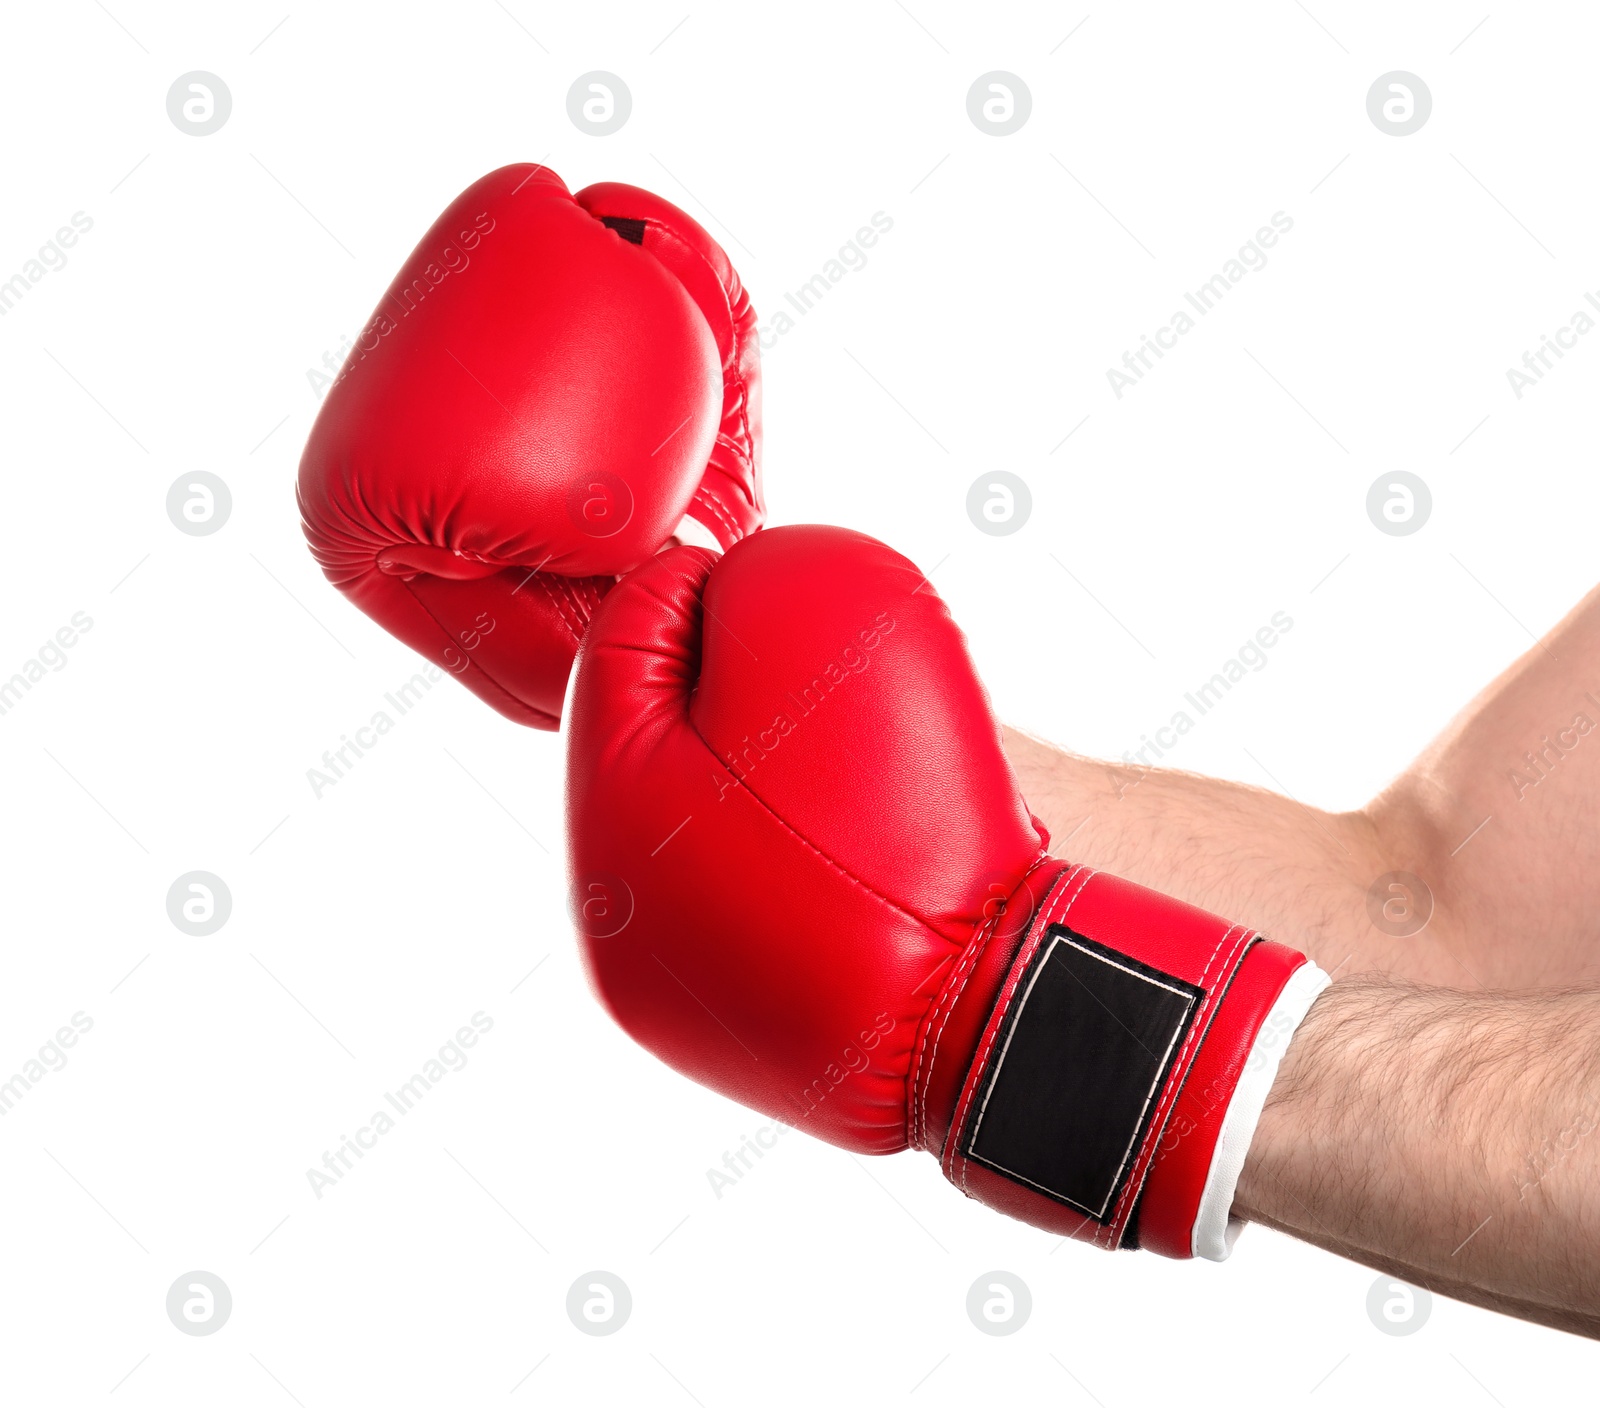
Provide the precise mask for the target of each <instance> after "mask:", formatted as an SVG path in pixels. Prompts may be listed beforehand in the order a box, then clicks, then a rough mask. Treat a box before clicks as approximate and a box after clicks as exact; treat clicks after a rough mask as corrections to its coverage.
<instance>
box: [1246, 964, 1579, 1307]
mask: <svg viewBox="0 0 1600 1408" xmlns="http://www.w3.org/2000/svg"><path fill="white" fill-rule="evenodd" d="M1597 1130H1600V993H1594V992H1553V993H1527V994H1504V993H1501V994H1482V993H1463V992H1451V991H1447V990H1443V989H1438V988H1420V987H1414V986H1411V985H1409V984H1404V983H1399V982H1395V981H1393V980H1391V979H1386V978H1381V977H1373V976H1368V977H1363V978H1355V979H1347V980H1345V981H1342V982H1338V983H1335V984H1334V985H1333V987H1332V988H1330V989H1329V990H1328V991H1327V992H1326V993H1325V994H1324V995H1323V996H1322V997H1321V998H1320V999H1318V1001H1317V1003H1316V1005H1315V1006H1314V1007H1313V1008H1312V1009H1311V1012H1310V1014H1309V1015H1308V1016H1307V1018H1306V1020H1305V1022H1304V1024H1303V1025H1302V1026H1301V1028H1300V1030H1299V1031H1298V1032H1297V1033H1296V1035H1295V1038H1294V1041H1293V1043H1292V1044H1291V1046H1290V1048H1289V1051H1288V1053H1287V1055H1286V1056H1285V1058H1284V1064H1283V1068H1282V1070H1281V1071H1280V1072H1279V1075H1278V1079H1277V1081H1276V1083H1275V1084H1274V1086H1273V1090H1272V1094H1271V1096H1270V1097H1269V1099H1268V1101H1267V1105H1266V1108H1265V1110H1264V1111H1263V1112H1262V1116H1261V1122H1260V1124H1259V1125H1258V1127H1257V1130H1256V1136H1255V1141H1254V1143H1253V1144H1252V1146H1251V1149H1250V1156H1249V1159H1248V1160H1247V1162H1246V1164H1245V1168H1244V1173H1243V1175H1242V1177H1241V1178H1240V1181H1239V1187H1238V1191H1237V1194H1236V1197H1235V1201H1234V1212H1235V1213H1236V1214H1237V1215H1238V1216H1240V1217H1244V1218H1246V1219H1248V1220H1250V1221H1254V1222H1264V1223H1267V1224H1268V1225H1270V1226H1274V1227H1277V1228H1279V1229H1280V1230H1283V1231H1287V1232H1290V1233H1292V1234H1293V1235H1295V1236H1297V1237H1300V1238H1302V1239H1304V1240H1306V1241H1309V1242H1312V1243H1315V1244H1316V1245H1318V1246H1321V1247H1324V1248H1326V1249H1328V1250H1330V1251H1334V1252H1338V1253H1339V1254H1341V1255H1343V1256H1347V1257H1350V1258H1351V1259H1352V1260H1355V1261H1360V1262H1364V1263H1366V1264H1367V1265H1369V1266H1374V1267H1377V1268H1379V1269H1381V1270H1384V1271H1387V1272H1391V1273H1393V1274H1396V1275H1399V1276H1401V1277H1403V1278H1404V1279H1405V1280H1408V1281H1410V1282H1412V1283H1413V1284H1415V1285H1420V1286H1426V1287H1429V1288H1430V1289H1433V1290H1436V1291H1439V1292H1440V1293H1442V1294H1445V1295H1450V1296H1454V1297H1456V1298H1457V1299H1460V1300H1466V1301H1471V1302H1473V1303H1475V1304H1478V1305H1483V1306H1486V1307H1488V1308H1490V1309H1493V1310H1499V1311H1503V1312H1505V1313H1507V1314H1511V1315H1517V1316H1520V1317H1521V1318H1523V1319H1528V1320H1533V1321H1536V1322H1538V1323H1540V1324H1545V1325H1550V1326H1554V1327H1556V1328H1559V1329H1564V1330H1571V1331H1574V1332H1576V1333H1579V1334H1584V1335H1589V1336H1591V1337H1594V1338H1600V1138H1596V1137H1595V1134H1596V1131H1597Z"/></svg>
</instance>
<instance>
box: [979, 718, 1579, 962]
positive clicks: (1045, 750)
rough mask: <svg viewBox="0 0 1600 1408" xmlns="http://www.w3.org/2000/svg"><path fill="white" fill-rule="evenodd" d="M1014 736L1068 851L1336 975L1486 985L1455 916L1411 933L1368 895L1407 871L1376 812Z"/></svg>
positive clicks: (1042, 806) (1025, 779)
mask: <svg viewBox="0 0 1600 1408" xmlns="http://www.w3.org/2000/svg"><path fill="white" fill-rule="evenodd" d="M1005 745H1006V754H1007V756H1008V757H1009V758H1010V759H1011V765H1012V768H1013V769H1014V770H1015V771H1016V773H1017V780H1018V782H1019V784H1020V786H1021V788H1022V795H1023V796H1024V797H1026V798H1027V799H1028V804H1029V805H1030V806H1031V807H1032V808H1033V810H1034V812H1035V814H1036V815H1037V816H1038V817H1039V818H1040V820H1042V821H1043V822H1044V823H1045V825H1046V826H1048V827H1049V828H1050V834H1051V850H1052V851H1053V852H1054V853H1055V854H1056V855H1059V856H1065V857H1068V858H1070V859H1072V860H1075V861H1080V862H1082V863H1083V864H1086V865H1092V866H1095V867H1097V868H1099V869H1102V870H1109V871H1111V872H1112V873H1114V874H1117V875H1121V876H1124V877H1125V878H1126V879H1129V880H1134V881H1137V882H1138V883H1139V884H1141V885H1148V886H1149V887H1150V888H1151V889H1155V890H1161V891H1162V892H1164V893H1166V894H1169V895H1173V896H1174V897H1176V898H1177V899H1181V900H1184V901H1186V902H1187V903H1189V904H1193V905H1198V906H1199V907H1200V908H1202V909H1208V910H1211V911H1213V912H1214V913H1217V914H1226V915H1227V916H1228V917H1229V918H1230V919H1237V920H1239V921H1240V922H1241V923H1245V924H1249V925H1250V926H1251V927H1253V928H1256V929H1259V930H1261V931H1262V932H1263V933H1265V934H1268V935H1270V936H1272V937H1274V938H1281V939H1282V940H1283V941H1284V942H1285V943H1289V944H1292V945H1293V946H1294V947H1295V948H1298V949H1301V950H1303V951H1304V952H1305V953H1307V954H1309V955H1310V956H1311V957H1312V958H1314V959H1315V960H1316V961H1317V963H1318V964H1320V965H1321V966H1322V967H1323V968H1324V969H1326V970H1327V971H1328V972H1330V973H1333V974H1335V975H1337V976H1343V975H1345V974H1349V973H1361V972H1380V973H1391V974H1394V975H1396V976H1399V977H1404V978H1407V979H1409V980H1411V981H1413V982H1424V983H1436V984H1440V985H1444V986H1455V987H1468V986H1473V985H1474V980H1473V978H1472V975H1471V974H1470V973H1469V972H1468V971H1467V970H1466V969H1464V968H1462V967H1461V966H1460V964H1459V963H1458V962H1457V960H1456V959H1455V957H1454V954H1453V950H1452V948H1451V946H1450V944H1449V942H1448V940H1447V938H1446V936H1447V935H1448V933H1449V929H1450V919H1449V917H1448V916H1447V915H1445V914H1436V915H1434V916H1432V917H1431V918H1430V920H1429V922H1428V925H1427V928H1426V929H1424V930H1423V931H1422V933H1421V934H1412V935H1408V936H1405V937H1396V936H1394V935H1391V934H1388V933H1385V932H1384V931H1382V930H1380V929H1378V928H1376V927H1374V925H1373V923H1372V920H1371V918H1370V917H1369V914H1368V907H1367V906H1368V892H1369V891H1370V890H1371V888H1372V886H1373V884H1374V882H1375V881H1376V880H1377V879H1378V877H1379V876H1381V875H1383V874H1385V873H1386V872H1388V871H1391V870H1396V869H1400V868H1402V867H1401V866H1400V865H1399V864H1398V863H1395V862H1393V861H1392V860H1391V856H1390V853H1389V851H1388V849H1387V846H1388V842H1387V841H1386V838H1385V837H1384V836H1383V835H1382V834H1381V833H1380V832H1379V831H1378V829H1377V828H1376V827H1375V826H1374V825H1373V823H1372V821H1371V820H1370V819H1369V818H1368V817H1366V816H1365V815H1364V814H1363V813H1360V812H1352V813H1343V814H1340V813H1332V812H1323V811H1318V810H1316V809H1315V808H1312V807H1306V806H1302V805H1301V804H1300V803H1298V802H1296V801H1293V800H1291V799H1290V798H1288V797H1281V796H1279V795H1277V794H1276V793H1273V792H1266V791H1263V790H1261V789H1260V788H1257V787H1247V786H1245V785H1244V784H1242V783H1235V782H1223V781H1219V780H1218V779H1216V778H1209V777H1199V776H1196V775H1194V774H1192V773H1184V772H1176V771H1172V770H1170V769H1162V768H1137V767H1134V768H1130V767H1126V766H1124V765H1122V764H1118V763H1105V762H1099V761H1097V760H1095V759H1091V758H1081V757H1078V756H1076V755H1075V754H1072V753H1066V752H1063V751H1062V750H1061V749H1059V748H1055V747H1053V746H1052V745H1050V744H1048V743H1042V742H1040V741H1039V740H1038V739H1036V738H1032V737H1030V736H1029V735H1027V734H1024V733H1021V732H1019V731H1018V730H1016V729H1007V730H1006V731H1005ZM1596 751H1597V752H1600V749H1597V750H1596ZM1401 927H1404V926H1401Z"/></svg>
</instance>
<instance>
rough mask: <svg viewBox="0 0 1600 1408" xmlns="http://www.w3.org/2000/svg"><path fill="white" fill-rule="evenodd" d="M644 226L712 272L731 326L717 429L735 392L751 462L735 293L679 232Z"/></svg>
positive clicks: (743, 296)
mask: <svg viewBox="0 0 1600 1408" xmlns="http://www.w3.org/2000/svg"><path fill="white" fill-rule="evenodd" d="M645 224H646V225H648V226H649V227H650V228H651V229H652V230H654V231H655V232H656V234H657V235H658V237H659V238H660V239H661V240H662V242H664V243H667V244H671V245H672V246H673V247H674V248H676V249H679V250H683V251H686V252H687V253H688V254H690V255H691V256H693V257H694V258H695V259H698V260H699V261H700V263H701V264H703V265H704V266H705V267H706V269H707V270H708V271H709V272H710V274H711V279H712V282H714V283H715V284H716V286H717V289H718V291H719V292H720V293H721V294H722V311H723V316H724V317H725V318H726V320H727V326H728V359H727V361H726V362H724V363H723V366H722V415H721V417H720V418H719V422H718V430H719V433H720V430H721V422H722V421H726V420H727V418H728V411H729V409H730V407H729V393H730V391H733V392H736V396H737V399H736V400H735V402H734V408H735V410H736V416H735V419H736V422H737V424H738V425H739V428H740V431H741V434H742V438H743V440H744V443H745V444H747V445H750V446H751V452H750V453H749V454H745V452H743V451H740V455H741V458H743V459H746V460H751V459H753V458H754V445H755V437H754V436H752V435H751V433H750V384H749V382H747V381H746V380H745V379H744V378H743V377H742V376H740V375H739V365H740V356H739V354H740V353H741V352H742V351H743V350H744V346H745V342H746V338H745V337H744V336H743V334H742V330H741V329H740V326H739V321H740V320H739V316H738V314H737V313H735V311H734V303H735V301H736V300H735V297H734V292H733V290H732V289H730V288H729V286H728V285H727V284H726V283H724V282H723V279H722V275H721V274H719V273H718V272H717V269H716V266H715V265H714V264H713V263H712V262H711V260H709V259H708V258H707V257H706V256H705V254H704V252H703V251H701V250H698V249H696V248H695V247H694V246H693V245H691V244H689V243H687V242H686V241H685V240H683V239H682V238H681V237H680V236H679V234H678V232H677V231H676V230H674V229H672V228H670V227H669V226H667V225H664V224H662V223H661V221H660V220H658V219H653V218H647V219H646V221H645ZM723 258H724V259H726V260H727V262H728V275H729V277H730V278H731V279H732V280H733V282H734V285H735V286H736V287H737V290H738V299H737V301H738V302H742V303H743V304H744V305H745V306H746V307H747V308H748V307H749V303H750V296H749V294H748V293H747V292H746V290H745V287H744V284H743V283H742V282H741V281H740V279H739V273H738V270H736V269H735V268H734V267H733V261H732V260H731V259H727V253H726V251H724V252H723ZM658 262H659V261H658ZM663 267H664V268H665V267H666V266H665V265H663ZM667 272H668V273H669V274H672V277H673V278H674V279H677V281H678V283H679V285H680V286H683V280H682V279H681V278H679V277H678V275H677V274H675V273H673V271H672V270H671V269H670V268H668V269H667ZM684 292H685V293H688V288H687V286H684ZM692 297H693V295H691V298H692ZM695 306H696V307H697V308H698V307H699V306H700V305H699V303H698V302H696V303H695ZM700 315H701V317H705V310H704V309H703V308H702V309H701V310H700ZM706 321H707V322H708V323H709V322H710V319H709V318H708V319H706ZM743 536H744V535H743V534H742V533H741V534H738V535H737V536H736V537H735V539H734V541H735V542H737V541H738V538H739V537H743Z"/></svg>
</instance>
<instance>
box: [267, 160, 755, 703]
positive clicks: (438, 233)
mask: <svg viewBox="0 0 1600 1408" xmlns="http://www.w3.org/2000/svg"><path fill="white" fill-rule="evenodd" d="M755 321H756V315H755V310H754V309H753V308H752V307H751V306H750V299H749V296H748V295H747V294H746V293H745V291H744V288H743V286H742V285H741V284H740V282H739V276H738V274H737V273H735V272H734V269H733V266H732V265H731V264H730V263H729V262H728V258H727V256H726V255H725V254H724V253H723V252H722V250H721V249H720V248H719V247H718V246H717V244H716V242H715V241H714V240H713V239H712V238H711V237H710V235H708V234H707V233H706V232H705V231H704V230H703V229H701V228H700V226H699V225H697V224H696V223H695V222H694V221H693V220H691V219H690V218H689V217H688V216H687V215H685V214H684V213H683V211H681V210H678V209H677V208H676V207H675V206H672V205H669V204H668V203H667V202H666V201H664V200H662V199H661V198H660V197H659V196H654V195H651V194H650V193H649V192H648V191H641V190H638V189H636V188H634V187H632V186H620V185H615V184H606V185H599V186H590V187H588V188H587V189H586V190H583V191H580V192H578V194H577V195H576V196H573V195H570V194H569V193H568V191H567V188H566V186H565V185H563V184H562V181H561V178H560V177H559V176H557V175H556V174H555V173H554V172H553V171H550V170H549V169H547V168H545V167H541V166H528V165H522V166H507V167H502V168H501V169H500V170H499V171H494V172H491V173H490V174H489V175H487V176H485V177H484V178H483V179H482V180H481V181H478V182H476V183H475V184H473V185H472V186H469V187H468V188H467V189H466V190H465V191H464V192H462V194H461V195H460V196H459V197H458V198H457V199H456V200H455V201H453V202H452V203H451V205H450V207H449V209H447V210H446V211H445V212H444V214H443V215H441V216H440V217H439V219H438V220H437V221H435V222H434V225H433V228H432V229H430V230H429V231H428V233H427V234H426V235H424V236H423V238H422V243H421V244H419V245H418V246H417V247H416V249H415V250H414V251H412V254H411V257H410V258H409V259H408V260H407V261H406V263H405V265H404V267H403V268H402V269H401V270H400V273H399V275H398V277H397V278H396V279H395V281H394V283H393V284H391V285H390V286H389V291H388V292H387V293H385V294H384V296H383V299H382V301H381V302H380V303H379V304H378V307H377V310H376V312H374V313H373V315H372V319H371V321H370V322H369V323H368V324H367V325H366V327H365V328H364V329H363V331H362V333H361V336H360V338H359V339H358V340H357V344H356V346H355V348H354V349H353V350H352V351H351V353H350V355H349V357H348V358H346V360H345V364H344V366H343V368H342V369H341V370H340V372H339V375H338V377H337V379H336V381H335V384H334V386H333V389H332V390H331V391H330V392H329V394H328V399H327V401H326V402H325V403H324V405H323V407H322V411H321V413H320V414H319V415H318V417H317V421H316V424H315V425H314V426H313V427H312V431H311V438H310V440H309V441H308V442H307V443H306V449H305V454H304V456H303V457H302V458H301V461H300V488H299V500H300V512H301V517H302V519H303V521H304V526H305V533H306V537H307V538H308V539H309V540H310V543H311V551H312V553H313V555H314V556H315V557H316V559H317V561H318V562H319V563H321V565H322V569H323V571H324V572H326V573H327V575H328V578H329V580H330V581H332V582H333V584H334V585H335V586H337V587H338V588H339V589H340V590H341V591H343V592H344V593H345V594H346V595H348V596H349V597H350V599H351V600H352V601H354V602H355V603H356V605H357V606H359V607H360V608H361V609H362V610H363V611H365V612H366V613H367V614H368V615H369V616H371V617H372V618H373V619H374V620H375V621H377V622H378V623H379V624H380V625H382V626H384V627H385V628H387V629H388V630H389V631H391V632H393V633H394V634H395V635H397V636H398V637H399V638H400V639H401V640H403V641H405V642H406V644H407V645H409V646H411V647H412V648H413V649H414V650H417V651H420V652H421V653H422V654H423V655H424V656H426V657H427V658H428V659H429V660H431V661H433V662H434V663H435V664H437V665H439V666H441V667H443V668H444V669H446V670H449V671H450V672H451V673H452V674H454V675H456V676H457V677H458V678H459V679H460V680H461V681H462V682H463V683H464V684H465V685H467V687H468V688H469V689H471V690H473V691H474V692H475V693H476V694H478V695H479V696H480V697H482V698H483V699H485V700H487V701H488V702H489V703H490V704H492V705H493V706H494V707H495V708H496V709H498V710H499V711H500V712H501V713H502V714H504V715H506V717H508V718H511V719H515V720H516V721H517V722H519V723H525V724H531V725H533V726H534V727H535V728H549V729H553V728H555V727H556V725H557V722H558V721H559V718H560V713H561V701H562V696H563V693H564V691H565V687H566V682H567V675H568V672H569V671H570V670H571V667H572V659H573V656H574V654H575V652H576V650H577V646H578V641H579V639H580V638H581V637H582V635H583V632H584V629H585V628H586V627H587V625H588V623H589V618H590V616H591V615H592V614H593V613H594V609H595V607H596V606H598V605H599V603H600V598H601V597H602V596H604V595H605V593H606V592H607V591H609V590H610V588H611V586H612V584H613V583H614V581H615V580H616V578H617V576H618V575H619V574H621V573H623V572H627V571H629V570H630V569H632V568H633V567H636V566H637V565H638V564H639V563H641V562H643V561H644V560H645V559H646V558H648V557H650V556H651V554H653V553H655V552H656V551H657V550H658V549H659V548H660V547H661V546H662V545H663V544H664V543H666V542H667V541H668V540H669V539H670V538H671V537H672V535H673V534H674V533H676V532H677V531H678V529H679V526H680V524H681V523H682V521H683V519H684V516H685V515H686V514H687V515H689V516H690V517H693V518H695V519H697V520H699V522H700V523H701V524H703V525H704V526H705V527H706V528H709V529H710V531H711V532H712V533H713V534H714V535H715V537H716V539H717V541H718V542H720V543H721V544H722V545H723V546H724V547H728V546H730V545H731V544H733V543H735V542H737V541H738V540H739V539H740V538H742V537H744V536H745V535H746V534H747V533H751V532H753V531H754V530H755V529H757V528H759V527H760V526H761V521H762V518H763V517H764V515H765V511H766V510H765V506H764V504H763V503H762V498H761V477H760V471H759V467H758V462H759V459H760V453H761V389H760V366H759V360H758V353H757V346H756V334H755Z"/></svg>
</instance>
